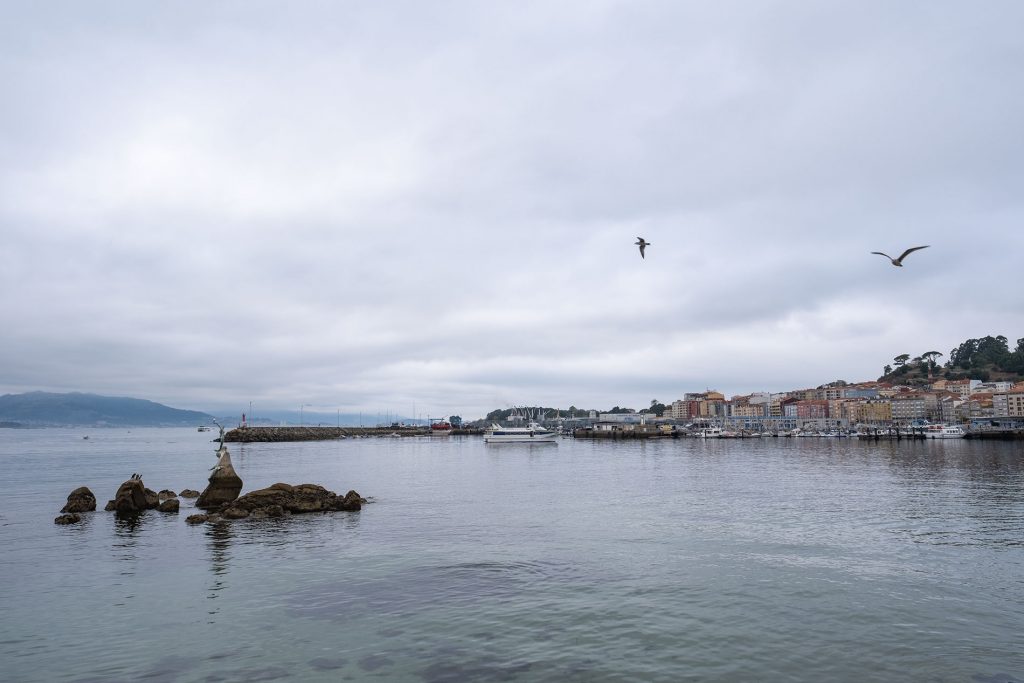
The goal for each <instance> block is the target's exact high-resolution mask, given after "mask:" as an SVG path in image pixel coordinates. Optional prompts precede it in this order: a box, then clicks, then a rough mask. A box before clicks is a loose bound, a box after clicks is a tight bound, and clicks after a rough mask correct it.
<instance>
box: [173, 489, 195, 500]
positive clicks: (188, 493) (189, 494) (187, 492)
mask: <svg viewBox="0 0 1024 683" xmlns="http://www.w3.org/2000/svg"><path fill="white" fill-rule="evenodd" d="M178 495H180V496H181V497H182V498H198V497H199V491H196V490H195V489H184V490H183V491H182V492H181V493H180V494H178Z"/></svg>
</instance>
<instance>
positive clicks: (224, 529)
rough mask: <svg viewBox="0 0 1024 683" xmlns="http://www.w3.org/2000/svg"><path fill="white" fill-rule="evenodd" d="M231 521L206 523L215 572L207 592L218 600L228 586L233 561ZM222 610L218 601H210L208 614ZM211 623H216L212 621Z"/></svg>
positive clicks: (211, 559)
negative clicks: (228, 575) (229, 571)
mask: <svg viewBox="0 0 1024 683" xmlns="http://www.w3.org/2000/svg"><path fill="white" fill-rule="evenodd" d="M231 526H232V525H231V522H214V523H210V524H207V525H206V529H205V531H206V539H207V544H206V545H207V549H208V550H209V553H210V571H212V572H213V581H212V583H211V585H210V589H209V591H208V593H207V598H209V599H210V600H216V599H217V597H218V593H220V592H221V591H222V590H224V588H225V587H226V586H227V574H228V569H229V568H230V563H231V540H232V538H233V532H232V528H231ZM219 611H220V607H219V605H218V603H216V602H214V603H210V606H209V607H208V609H207V614H209V615H210V616H213V615H216V614H217V613H218V612H219ZM210 623H214V622H213V621H211V622H210Z"/></svg>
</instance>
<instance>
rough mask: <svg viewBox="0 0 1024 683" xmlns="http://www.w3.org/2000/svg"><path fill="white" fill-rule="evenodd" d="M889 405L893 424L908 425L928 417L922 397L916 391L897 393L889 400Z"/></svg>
mask: <svg viewBox="0 0 1024 683" xmlns="http://www.w3.org/2000/svg"><path fill="white" fill-rule="evenodd" d="M889 403H890V405H891V406H892V421H893V422H897V423H900V424H908V423H910V422H913V421H914V420H924V419H927V417H928V410H927V406H926V403H925V398H924V395H922V394H920V393H918V392H916V391H904V392H901V393H898V394H896V395H895V396H893V397H892V398H891V399H889Z"/></svg>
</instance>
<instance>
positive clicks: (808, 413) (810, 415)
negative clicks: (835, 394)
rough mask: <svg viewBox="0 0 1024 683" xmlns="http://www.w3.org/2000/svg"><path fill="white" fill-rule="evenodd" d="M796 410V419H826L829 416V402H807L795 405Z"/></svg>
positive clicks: (799, 402) (798, 402)
mask: <svg viewBox="0 0 1024 683" xmlns="http://www.w3.org/2000/svg"><path fill="white" fill-rule="evenodd" d="M793 406H794V407H795V408H796V417H797V418H800V419H804V420H817V419H822V418H826V417H828V416H829V414H828V401H820V400H817V399H815V400H805V401H797V402H796V403H794V404H793Z"/></svg>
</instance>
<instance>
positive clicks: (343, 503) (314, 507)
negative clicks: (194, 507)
mask: <svg viewBox="0 0 1024 683" xmlns="http://www.w3.org/2000/svg"><path fill="white" fill-rule="evenodd" d="M365 502H366V499H365V498H363V497H362V496H360V495H359V494H358V493H356V492H355V491H349V492H348V493H346V494H345V495H344V496H339V495H338V494H337V493H335V492H334V491H329V490H327V489H326V488H324V487H323V486H320V485H318V484H298V485H296V486H292V485H291V484H281V483H278V484H274V485H273V486H270V487H268V488H265V489H259V490H257V491H250V492H249V493H247V494H245V495H244V496H241V497H239V498H238V499H237V500H234V501H232V502H230V503H226V504H224V505H222V506H221V507H220V508H219V511H218V513H216V514H214V515H209V516H206V519H203V520H200V519H198V517H199V515H192V516H190V517H189V518H188V519H187V520H186V521H187V522H189V523H190V524H201V523H202V522H204V521H207V520H212V519H228V520H230V519H247V518H248V519H265V518H269V517H284V516H286V515H292V514H303V513H308V512H339V511H348V512H351V511H356V510H359V509H361V508H362V505H363V503H365Z"/></svg>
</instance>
